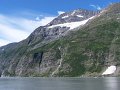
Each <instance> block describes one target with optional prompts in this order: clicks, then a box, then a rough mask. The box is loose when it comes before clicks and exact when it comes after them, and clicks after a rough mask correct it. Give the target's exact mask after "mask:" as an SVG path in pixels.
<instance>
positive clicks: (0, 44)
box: [0, 39, 10, 46]
mask: <svg viewBox="0 0 120 90" xmlns="http://www.w3.org/2000/svg"><path fill="white" fill-rule="evenodd" d="M8 43H10V42H9V41H7V40H4V39H0V46H3V45H6V44H8Z"/></svg>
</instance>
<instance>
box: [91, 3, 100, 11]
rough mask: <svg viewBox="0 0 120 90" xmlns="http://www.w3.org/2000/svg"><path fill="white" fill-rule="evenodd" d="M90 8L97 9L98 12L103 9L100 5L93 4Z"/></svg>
mask: <svg viewBox="0 0 120 90" xmlns="http://www.w3.org/2000/svg"><path fill="white" fill-rule="evenodd" d="M90 6H91V7H93V8H95V9H97V10H101V9H102V8H101V7H100V6H99V5H93V4H91V5H90Z"/></svg>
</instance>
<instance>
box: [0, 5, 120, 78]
mask: <svg viewBox="0 0 120 90" xmlns="http://www.w3.org/2000/svg"><path fill="white" fill-rule="evenodd" d="M119 7H120V4H119V3H117V4H113V5H111V6H110V7H108V8H106V9H104V10H102V11H101V12H98V11H97V12H96V11H90V12H89V11H85V10H83V12H84V13H81V11H79V10H78V11H76V12H75V10H74V11H73V12H68V13H64V14H62V15H60V16H58V18H56V19H54V20H53V21H52V22H50V23H48V24H47V25H45V26H40V27H38V28H37V29H36V30H35V31H34V32H33V33H32V34H31V35H30V36H29V37H28V38H27V39H25V40H23V41H21V42H19V43H15V44H9V45H6V46H3V47H0V64H1V65H0V73H1V75H2V76H60V77H61V76H72V77H73V76H81V75H83V76H100V75H102V72H103V70H105V68H106V67H107V66H110V65H115V66H117V68H119V63H120V62H119V51H118V50H117V48H119V42H118V41H119V29H120V26H119V24H120V19H118V18H120V15H119V13H120V10H119ZM71 14H72V15H71ZM77 15H79V16H77ZM67 16H68V17H67ZM93 16H94V18H93V19H91V20H88V21H87V22H86V23H85V24H83V25H82V26H79V27H76V28H74V29H73V30H70V27H68V26H56V27H52V28H48V27H50V26H53V25H56V24H64V23H72V22H78V21H83V20H86V19H88V18H90V17H93ZM63 17H64V18H63ZM83 17H84V18H83ZM71 25H72V24H71ZM103 29H104V30H103ZM59 31H62V34H61V32H59ZM65 32H67V34H65V35H64V33H65ZM116 73H117V74H116ZM116 73H115V74H113V75H116V76H118V75H119V74H120V73H119V69H117V71H116Z"/></svg>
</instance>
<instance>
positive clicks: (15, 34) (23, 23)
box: [0, 14, 55, 46]
mask: <svg viewBox="0 0 120 90" xmlns="http://www.w3.org/2000/svg"><path fill="white" fill-rule="evenodd" d="M36 18H37V17H36ZM54 18H55V17H43V18H42V19H40V18H39V20H38V18H37V20H30V19H26V18H21V17H10V16H9V17H8V16H5V15H2V14H0V46H2V45H5V44H8V43H10V42H18V41H21V40H23V39H25V38H27V37H28V36H29V34H30V33H31V32H32V31H33V30H35V29H36V28H37V27H39V26H43V25H46V24H47V23H49V22H50V21H51V20H53V19H54Z"/></svg>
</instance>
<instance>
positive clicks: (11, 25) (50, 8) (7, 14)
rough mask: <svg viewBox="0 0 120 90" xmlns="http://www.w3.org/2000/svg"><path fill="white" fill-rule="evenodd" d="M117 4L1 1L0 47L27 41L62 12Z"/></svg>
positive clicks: (75, 0)
mask: <svg viewBox="0 0 120 90" xmlns="http://www.w3.org/2000/svg"><path fill="white" fill-rule="evenodd" d="M115 2H119V0H84V1H83V0H0V46H2V45H5V44H8V43H11V42H18V41H20V40H23V39H25V38H26V37H27V36H28V35H29V34H30V33H31V32H32V31H33V30H34V29H35V28H37V27H38V26H41V25H45V24H47V23H48V22H50V21H51V20H53V19H54V18H55V17H57V16H58V15H59V12H60V11H62V12H67V11H71V10H74V9H78V8H83V9H88V10H101V9H102V8H104V7H106V6H108V5H109V4H111V3H115Z"/></svg>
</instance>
